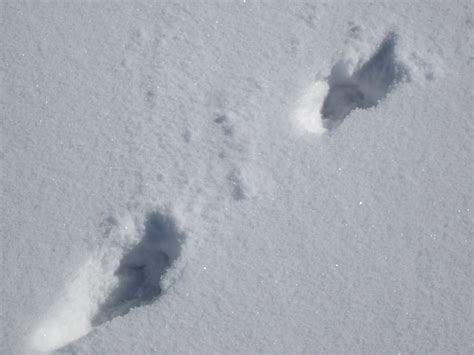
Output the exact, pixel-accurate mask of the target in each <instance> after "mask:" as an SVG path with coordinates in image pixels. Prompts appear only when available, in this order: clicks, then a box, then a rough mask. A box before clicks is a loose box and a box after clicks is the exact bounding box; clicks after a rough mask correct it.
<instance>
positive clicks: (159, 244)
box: [31, 211, 185, 351]
mask: <svg viewBox="0 0 474 355" xmlns="http://www.w3.org/2000/svg"><path fill="white" fill-rule="evenodd" d="M107 226H108V227H107V229H108V231H107V240H106V242H105V243H104V244H103V245H102V246H101V247H100V248H99V249H98V250H97V251H96V253H95V254H94V255H93V256H92V257H91V258H90V259H89V260H88V261H87V262H86V263H85V265H83V266H82V267H81V268H80V270H79V272H78V274H77V276H76V277H75V278H74V280H73V281H72V282H71V283H70V284H69V285H68V286H67V287H66V289H65V292H64V293H63V294H62V295H61V296H60V298H59V299H58V300H57V302H56V304H55V305H54V306H53V308H52V309H51V311H50V312H49V313H48V314H47V315H46V317H45V319H44V320H43V322H41V323H40V324H39V326H38V327H37V328H36V331H35V332H34V334H33V337H32V344H31V345H32V348H33V349H35V350H39V351H51V350H55V349H58V348H61V347H63V346H65V345H67V344H69V343H71V342H72V341H74V340H77V339H79V338H81V337H83V336H84V335H86V334H87V333H89V332H90V331H91V330H92V328H93V327H96V326H99V325H101V324H103V323H104V322H107V321H110V320H112V319H113V318H115V317H119V316H123V315H125V314H127V313H128V312H129V311H130V310H131V309H133V308H135V307H140V306H144V305H147V304H150V303H152V302H154V301H155V300H156V299H157V297H158V296H159V295H160V294H161V292H162V289H163V287H164V286H163V282H164V276H165V275H166V274H167V272H168V270H169V269H170V268H171V267H172V266H173V265H174V266H176V265H175V261H176V260H177V259H178V257H179V256H180V252H181V246H182V243H183V242H184V240H185V235H184V234H183V233H182V232H181V231H179V229H178V228H177V226H176V223H175V221H174V219H173V218H172V217H170V216H168V215H166V214H162V213H160V212H156V211H155V212H152V213H149V214H148V215H147V217H146V220H145V222H144V223H143V226H142V228H137V227H136V223H135V221H134V219H132V218H131V217H130V216H128V215H126V216H122V217H121V218H118V219H116V218H111V219H109V220H108V221H107ZM140 229H141V230H142V231H140Z"/></svg>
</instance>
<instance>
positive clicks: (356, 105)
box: [295, 28, 409, 134]
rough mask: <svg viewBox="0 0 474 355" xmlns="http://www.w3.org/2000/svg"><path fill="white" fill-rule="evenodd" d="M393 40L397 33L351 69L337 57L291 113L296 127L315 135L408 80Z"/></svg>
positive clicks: (384, 95)
mask: <svg viewBox="0 0 474 355" xmlns="http://www.w3.org/2000/svg"><path fill="white" fill-rule="evenodd" d="M353 31H359V29H358V28H354V29H353ZM355 35H357V34H354V35H353V36H355ZM396 42H397V35H396V34H395V33H393V32H391V33H389V34H388V35H387V36H386V37H385V39H384V40H383V41H382V43H381V44H380V46H379V47H378V49H377V50H376V51H375V53H374V54H373V55H372V57H371V58H370V59H369V60H367V61H366V62H364V63H358V65H356V66H355V68H353V67H352V65H353V63H352V61H344V60H341V61H339V62H338V63H336V64H335V65H334V67H333V68H332V70H331V74H330V75H329V77H328V78H327V80H320V81H316V82H314V83H312V84H311V85H310V86H309V87H308V88H307V89H306V90H305V92H304V94H303V95H302V97H301V99H300V101H299V103H298V107H297V111H296V112H295V115H296V120H297V122H298V124H299V126H300V127H301V128H302V129H304V130H306V131H309V132H312V133H319V134H320V133H323V132H325V131H327V130H331V129H333V128H335V127H337V126H338V125H339V124H341V123H342V121H343V120H344V119H345V118H346V117H347V116H348V115H349V114H350V113H351V112H352V111H353V110H355V109H368V108H370V107H373V106H377V105H378V103H379V102H380V101H381V100H383V99H384V98H385V97H386V96H387V94H388V93H389V92H390V91H391V90H392V89H393V88H395V87H396V84H397V83H399V82H403V81H405V80H408V79H409V73H408V69H407V68H406V67H405V65H403V63H401V62H399V61H398V60H397V58H396V55H395V46H396Z"/></svg>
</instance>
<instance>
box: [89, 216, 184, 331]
mask: <svg viewBox="0 0 474 355" xmlns="http://www.w3.org/2000/svg"><path fill="white" fill-rule="evenodd" d="M183 240H184V235H182V234H181V233H180V232H179V231H178V229H177V227H176V224H175V222H174V220H173V219H172V218H170V217H169V216H166V215H162V214H160V213H157V212H155V213H151V214H150V215H149V216H148V218H147V221H146V225H145V235H144V236H143V238H142V239H141V240H140V242H139V243H138V244H137V245H135V246H134V247H133V248H132V249H131V250H129V251H128V252H126V253H125V254H124V255H123V257H122V259H121V261H120V265H119V267H118V269H117V270H116V271H115V276H116V277H117V279H118V284H117V286H116V288H115V289H114V290H113V291H112V292H111V293H110V295H109V296H108V297H107V299H106V300H105V301H104V302H103V303H102V304H101V305H100V307H99V310H98V312H97V314H96V315H95V316H94V318H93V319H92V325H93V326H97V325H100V324H102V323H104V322H106V321H109V320H111V319H113V318H115V317H118V316H123V315H125V314H127V313H128V312H129V311H130V310H131V309H132V308H134V307H139V306H143V305H147V304H150V303H152V302H153V301H154V300H155V299H156V297H157V296H159V295H160V293H161V284H160V283H161V279H162V277H163V276H164V274H165V273H166V271H167V270H168V268H169V267H170V266H171V264H172V263H173V262H174V261H175V260H176V259H177V258H178V256H179V254H180V249H181V243H182V241H183Z"/></svg>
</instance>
